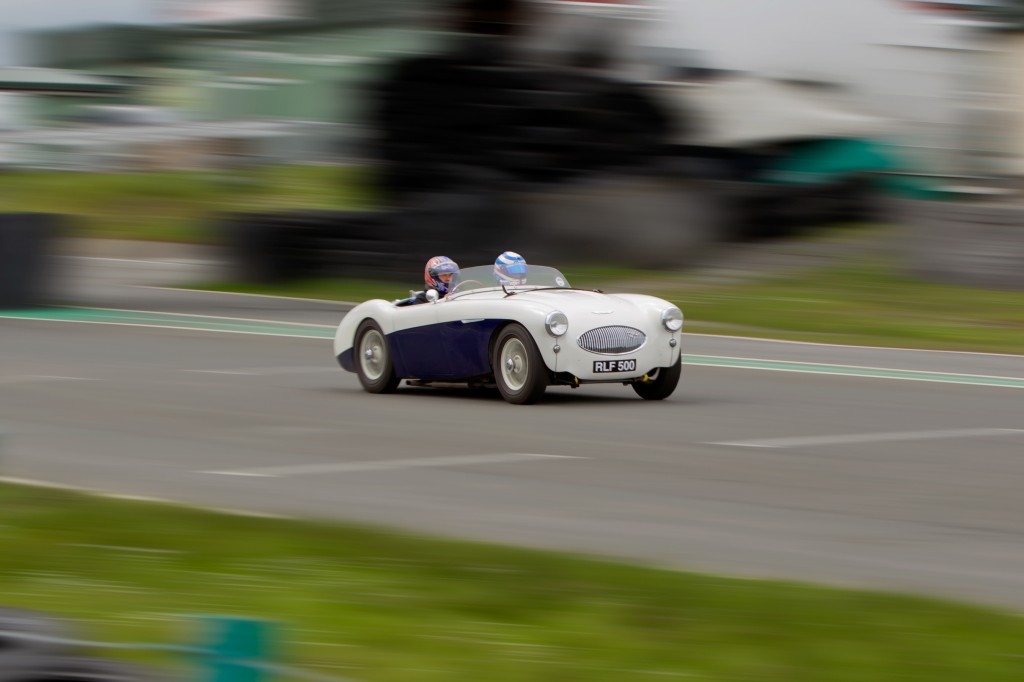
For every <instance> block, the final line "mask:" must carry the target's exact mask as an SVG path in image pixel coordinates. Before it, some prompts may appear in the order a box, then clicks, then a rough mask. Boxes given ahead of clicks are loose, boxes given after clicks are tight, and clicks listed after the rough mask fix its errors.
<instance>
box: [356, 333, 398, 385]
mask: <svg viewBox="0 0 1024 682" xmlns="http://www.w3.org/2000/svg"><path fill="white" fill-rule="evenodd" d="M368 352H369V353H371V354H372V355H367V353H368ZM352 356H353V357H352V361H353V363H354V364H355V366H356V374H358V375H359V383H361V384H362V385H363V388H364V389H366V390H367V391H368V392H370V393H394V391H395V389H396V388H398V384H399V382H400V381H401V380H400V379H399V378H398V377H397V376H395V363H394V362H393V361H392V359H391V349H390V348H389V347H388V340H387V337H386V336H384V332H382V331H381V329H380V326H378V325H377V323H376V322H374V321H373V320H365V321H364V322H363V323H362V324H360V325H359V328H358V329H357V330H356V342H355V344H353V346H352Z"/></svg>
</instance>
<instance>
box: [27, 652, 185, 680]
mask: <svg viewBox="0 0 1024 682" xmlns="http://www.w3.org/2000/svg"><path fill="white" fill-rule="evenodd" d="M164 680H165V678H164V677H163V676H161V675H159V674H158V673H156V672H154V671H152V670H150V669H148V668H143V667H140V666H135V665H129V664H127V663H122V662H120V661H110V660H106V659H103V658H90V657H85V656H53V657H48V658H45V659H42V660H41V661H40V662H39V663H38V664H37V665H36V666H35V667H34V668H33V669H31V670H29V671H26V672H25V673H23V674H22V675H21V676H20V677H16V678H12V681H11V682H164Z"/></svg>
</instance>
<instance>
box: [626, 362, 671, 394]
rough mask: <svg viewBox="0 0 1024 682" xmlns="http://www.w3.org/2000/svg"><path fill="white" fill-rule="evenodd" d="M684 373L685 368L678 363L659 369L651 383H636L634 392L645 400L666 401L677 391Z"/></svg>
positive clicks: (634, 383)
mask: <svg viewBox="0 0 1024 682" xmlns="http://www.w3.org/2000/svg"><path fill="white" fill-rule="evenodd" d="M682 371H683V366H682V365H681V364H680V363H678V362H677V363H675V364H674V365H671V366H669V367H659V368H658V373H657V374H656V375H654V378H653V379H651V380H650V381H634V382H633V390H634V391H636V394H637V395H638V396H640V397H641V398H643V399H644V400H664V399H665V398H667V397H669V396H670V395H672V392H673V391H675V390H676V386H678V385H679V375H680V374H682Z"/></svg>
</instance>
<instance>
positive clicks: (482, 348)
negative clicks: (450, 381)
mask: <svg viewBox="0 0 1024 682" xmlns="http://www.w3.org/2000/svg"><path fill="white" fill-rule="evenodd" d="M503 322H505V320H489V319H484V320H475V321H472V322H459V321H456V322H447V323H445V324H441V325H438V326H439V327H441V336H442V338H443V339H444V343H445V347H446V349H447V351H448V357H449V362H450V365H451V371H452V375H453V376H455V377H467V378H468V377H476V376H480V375H482V374H490V373H491V360H490V358H489V357H488V352H487V347H488V344H489V343H490V340H491V335H492V334H494V330H495V329H496V328H497V326H498V325H499V324H501V323H503Z"/></svg>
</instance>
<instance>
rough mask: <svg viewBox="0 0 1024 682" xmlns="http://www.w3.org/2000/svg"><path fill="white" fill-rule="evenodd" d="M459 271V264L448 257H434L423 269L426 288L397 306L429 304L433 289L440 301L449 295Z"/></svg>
mask: <svg viewBox="0 0 1024 682" xmlns="http://www.w3.org/2000/svg"><path fill="white" fill-rule="evenodd" d="M458 271H459V264H458V263H456V262H455V261H453V260H452V259H451V258H449V257H448V256H434V257H433V258H431V259H430V260H428V261H427V264H426V266H425V267H424V268H423V282H424V284H425V285H426V288H425V289H424V290H423V291H421V292H419V293H417V294H416V295H415V296H410V297H409V298H407V299H405V300H403V301H399V302H398V303H396V304H395V305H396V306H399V307H402V306H407V305H416V304H417V303H426V302H427V292H428V291H430V290H431V289H433V290H434V291H436V292H437V297H438V299H439V300H440V299H442V298H444V297H445V296H447V295H448V285H449V284H451V282H452V278H453V277H455V275H456V273H458Z"/></svg>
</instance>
